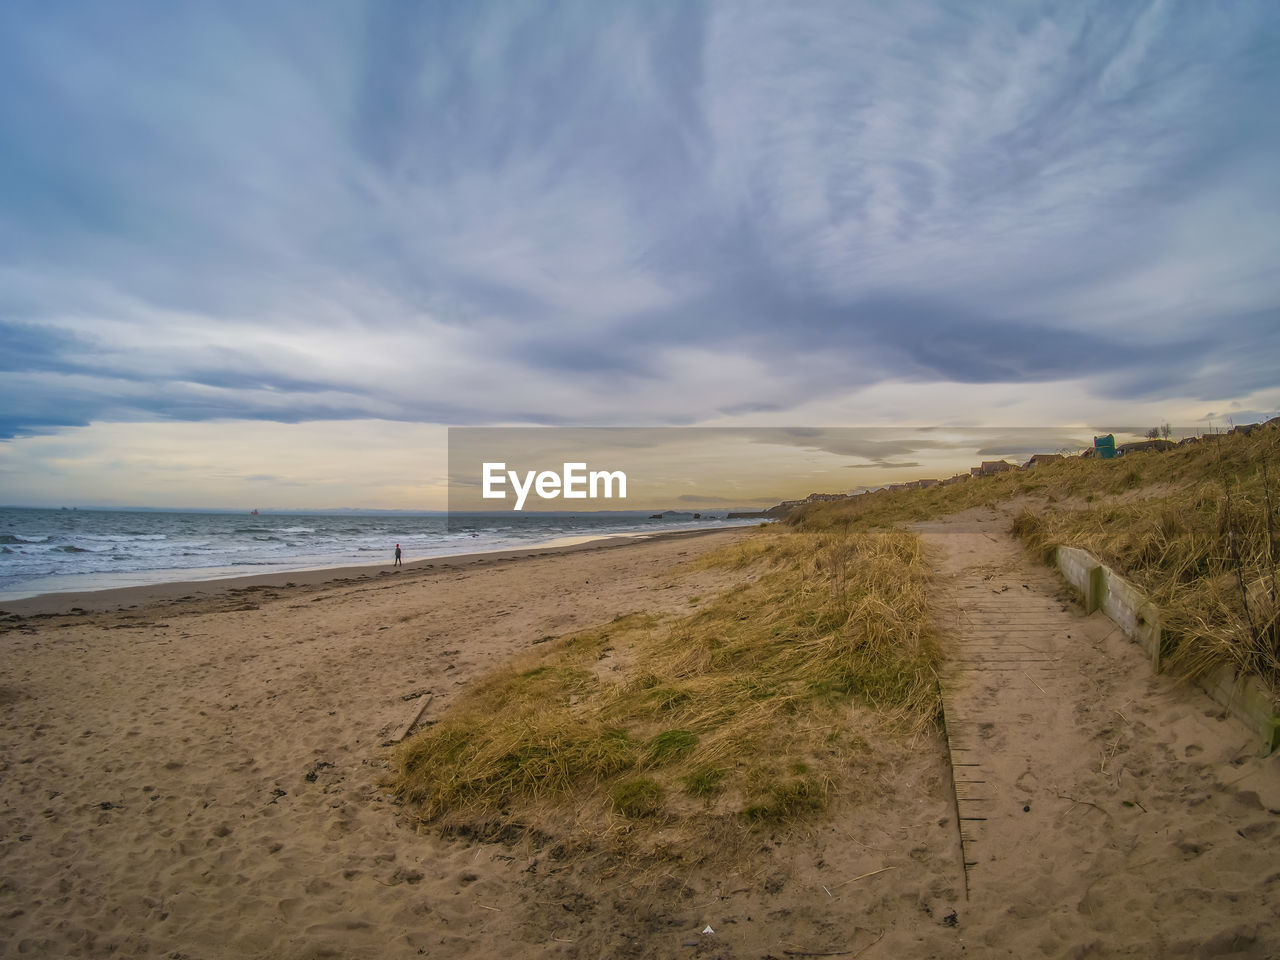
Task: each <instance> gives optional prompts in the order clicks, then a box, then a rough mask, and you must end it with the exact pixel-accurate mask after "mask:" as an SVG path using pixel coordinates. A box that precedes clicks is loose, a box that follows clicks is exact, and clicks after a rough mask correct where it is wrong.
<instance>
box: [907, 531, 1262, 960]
mask: <svg viewBox="0 0 1280 960" xmlns="http://www.w3.org/2000/svg"><path fill="white" fill-rule="evenodd" d="M966 520H967V521H969V522H963V523H961V522H956V521H953V522H950V523H935V524H922V525H920V526H919V529H921V530H922V531H923V532H924V535H925V539H926V543H928V544H929V545H930V546H931V547H932V548H933V549H934V551H935V554H936V555H938V556H940V557H942V558H943V559H942V560H941V562H940V567H941V570H940V572H941V574H942V575H943V576H942V579H941V581H940V583H939V585H938V586H939V589H938V593H937V609H938V611H939V615H940V616H941V617H942V618H943V619H944V622H945V623H946V624H947V626H948V628H949V629H950V630H951V631H952V633H953V634H954V637H955V643H954V646H953V658H952V661H951V663H950V664H949V668H948V670H947V674H946V678H945V679H944V691H945V700H946V704H947V709H948V728H949V731H948V732H949V734H950V735H951V738H952V740H953V742H954V743H955V744H956V745H957V746H958V750H957V752H956V753H955V754H954V759H955V761H956V762H957V763H959V764H964V766H958V767H957V768H956V778H957V780H958V781H960V782H959V783H958V784H957V787H956V791H957V795H958V796H960V797H961V798H964V797H965V796H969V797H971V798H972V799H971V800H969V801H965V800H964V799H962V800H961V802H960V803H959V808H960V815H961V816H962V817H963V816H973V817H984V818H985V819H983V820H969V821H966V822H965V824H964V825H965V827H966V831H967V833H968V834H969V836H970V842H968V843H966V844H965V848H966V851H967V853H968V859H969V861H970V863H971V864H972V866H970V868H969V888H970V901H969V904H968V910H967V911H963V910H962V916H964V915H965V914H966V913H967V914H968V921H969V924H967V925H972V926H976V927H978V928H979V929H980V931H981V933H980V939H981V942H983V943H985V944H986V945H987V946H990V947H995V946H1014V947H1015V948H1016V949H1015V952H1016V953H1017V954H1018V955H1020V956H1042V955H1043V956H1099V957H1112V956H1134V957H1140V956H1146V957H1150V956H1160V957H1181V956H1193V957H1216V956H1241V957H1255V956H1256V957H1275V956H1278V955H1280V915H1278V914H1280V872H1278V871H1280V767H1278V766H1277V761H1276V758H1271V759H1268V760H1261V759H1259V758H1257V757H1255V756H1253V755H1252V741H1251V739H1250V737H1249V735H1248V733H1247V731H1246V730H1245V729H1244V728H1243V727H1242V726H1240V725H1239V724H1237V722H1236V721H1234V720H1229V719H1224V718H1223V717H1222V711H1221V709H1220V708H1218V707H1217V706H1216V705H1215V704H1214V703H1213V702H1212V701H1210V700H1209V699H1208V698H1207V697H1205V696H1203V695H1201V694H1200V693H1199V692H1198V691H1196V690H1192V689H1188V688H1186V687H1183V686H1179V685H1178V684H1176V683H1175V682H1173V681H1172V680H1170V679H1169V678H1167V677H1157V676H1153V675H1152V673H1151V670H1150V666H1149V662H1148V660H1147V658H1146V657H1145V656H1144V655H1143V654H1142V652H1141V650H1140V649H1139V648H1138V646H1137V645H1136V644H1134V643H1132V642H1130V641H1129V640H1128V639H1127V638H1125V637H1124V635H1123V634H1122V633H1121V632H1120V631H1119V630H1118V629H1116V628H1115V626H1114V625H1113V624H1112V623H1111V621H1110V620H1108V619H1107V618H1106V617H1104V616H1103V615H1102V614H1101V613H1097V614H1094V615H1092V616H1089V617H1085V616H1084V615H1083V613H1082V611H1081V609H1080V607H1079V606H1078V605H1077V604H1076V603H1075V602H1074V597H1073V595H1072V594H1071V592H1070V590H1069V588H1067V587H1066V586H1065V584H1064V583H1063V582H1062V581H1061V580H1060V579H1059V578H1058V577H1057V576H1056V574H1054V573H1053V572H1052V571H1050V570H1049V569H1048V568H1046V567H1043V566H1040V565H1039V564H1034V563H1032V562H1030V561H1029V560H1028V559H1027V557H1026V555H1025V553H1024V552H1023V550H1022V549H1021V547H1020V546H1019V545H1018V544H1016V543H1015V542H1014V541H1013V540H1012V539H1011V538H1010V537H1009V536H1008V535H1007V534H1005V533H1003V532H1002V531H1001V528H1002V527H1003V526H1004V523H1003V521H987V522H977V523H974V522H972V521H973V516H972V515H970V516H969V517H968V518H966ZM965 781H971V782H965ZM972 781H976V782H972Z"/></svg>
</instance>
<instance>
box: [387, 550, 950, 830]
mask: <svg viewBox="0 0 1280 960" xmlns="http://www.w3.org/2000/svg"><path fill="white" fill-rule="evenodd" d="M699 562H700V563H704V564H717V565H720V566H726V567H730V568H744V569H747V568H749V569H750V570H751V573H752V574H754V576H753V577H752V578H750V579H748V580H747V581H746V582H744V583H743V584H742V585H741V586H739V587H737V588H735V589H733V590H730V591H728V592H726V593H725V594H723V595H721V596H719V597H717V598H714V599H712V600H709V601H704V602H703V607H702V609H700V610H698V611H697V612H696V613H692V614H690V615H687V616H683V617H678V618H668V619H665V620H658V619H655V618H653V617H649V616H644V615H634V616H629V617H624V618H620V619H619V620H616V621H614V622H613V623H610V624H608V625H606V626H603V627H601V628H598V629H594V630H588V631H583V632H579V633H575V634H573V635H570V636H567V637H564V638H563V639H561V640H559V641H558V642H557V643H555V644H553V645H548V646H550V647H551V649H546V648H543V650H542V651H541V652H539V653H538V654H536V655H530V656H529V657H528V658H526V659H525V660H523V661H522V662H519V663H516V664H513V665H511V666H509V667H508V668H505V669H502V670H500V671H498V672H496V673H494V674H492V675H491V676H489V677H488V678H487V679H486V680H484V681H483V682H481V683H480V684H478V685H477V686H476V687H474V688H473V689H471V690H470V691H469V692H468V693H467V694H466V695H465V696H464V698H463V699H462V700H461V701H460V702H459V703H458V704H456V706H455V707H454V708H453V709H451V710H450V712H449V714H448V715H447V716H445V717H443V718H442V719H441V720H440V721H439V722H438V723H437V724H436V725H435V726H433V727H431V728H429V729H428V730H426V731H424V732H423V733H421V734H419V735H417V736H415V737H414V738H412V740H410V741H409V742H407V743H405V744H404V745H402V746H401V747H400V748H398V749H397V751H396V752H395V754H394V762H395V767H396V775H395V779H394V782H393V784H392V787H393V789H394V791H395V792H396V793H397V794H398V795H399V796H400V797H401V798H402V799H403V800H404V801H405V802H406V803H408V804H410V805H412V806H413V807H415V808H416V809H417V810H418V811H419V815H420V816H421V818H422V819H423V820H424V821H427V822H430V823H433V824H437V825H440V826H444V827H449V826H457V825H460V824H489V825H493V824H507V825H510V824H522V825H527V826H531V827H537V828H539V829H552V830H555V831H560V830H562V829H564V828H566V827H570V826H572V827H573V828H574V829H576V830H578V831H584V832H585V833H587V834H597V835H599V834H604V833H609V832H610V831H611V830H612V831H613V833H614V834H615V835H616V834H617V833H618V832H619V830H620V829H622V830H625V831H626V832H627V833H628V834H629V835H630V836H632V837H636V836H641V835H644V834H645V833H646V831H645V830H644V829H643V828H644V827H650V828H652V830H650V831H649V832H650V833H653V832H657V831H662V832H664V833H665V835H666V836H667V840H666V841H664V842H669V841H670V836H671V835H672V833H673V832H674V833H679V832H680V828H684V832H685V834H687V835H688V836H690V837H701V838H702V843H703V845H704V846H705V838H706V836H707V831H708V829H712V828H713V829H714V831H718V832H720V833H724V832H725V830H726V829H727V830H729V831H730V832H732V831H734V830H737V831H739V832H744V831H749V830H750V828H751V827H752V825H754V824H767V825H771V826H772V825H778V824H785V823H790V822H793V821H796V820H799V819H802V818H804V817H807V816H809V815H811V814H814V813H816V812H818V811H821V810H822V809H824V807H825V806H826V805H827V803H828V801H829V799H830V798H831V796H832V793H833V791H834V790H835V789H836V788H837V787H838V786H839V785H841V784H842V783H844V782H845V781H847V780H848V779H849V778H850V777H851V776H854V777H856V776H858V775H859V771H862V772H863V773H865V772H866V770H868V769H870V768H873V767H874V766H875V765H876V763H877V761H876V759H875V757H874V756H873V755H872V751H871V748H870V747H869V745H868V742H867V740H866V739H865V738H864V737H862V736H861V735H860V733H859V731H860V730H861V731H865V730H866V729H867V724H868V723H872V722H873V721H871V720H869V719H867V718H869V717H872V716H874V717H876V718H877V719H876V720H875V721H874V723H875V724H878V725H880V726H879V727H878V729H882V728H884V727H885V726H887V727H889V728H892V729H894V730H896V731H897V732H898V733H902V734H910V733H911V732H913V731H919V730H921V729H923V728H925V727H927V726H928V725H929V724H931V723H934V722H935V721H936V717H937V713H938V709H939V705H938V696H937V683H936V674H935V666H936V662H937V653H936V647H935V644H934V642H933V639H932V638H931V637H930V635H929V634H928V632H927V629H926V626H925V623H926V608H925V589H924V586H925V566H924V563H923V560H922V558H921V556H920V544H919V540H918V538H917V537H915V536H913V535H911V534H906V533H901V532H898V533H889V534H849V533H846V532H833V533H821V534H815V533H794V532H784V531H778V530H776V529H771V530H762V531H759V532H758V533H757V534H756V535H755V536H753V537H750V538H748V539H746V540H745V541H743V542H741V543H739V544H738V545H735V546H733V547H729V548H726V549H724V550H721V551H717V552H716V553H715V554H713V555H711V556H708V557H705V558H703V559H702V560H700V561H699ZM859 708H864V709H861V710H860V709H859ZM673 828H675V829H674V830H673ZM695 828H696V829H695Z"/></svg>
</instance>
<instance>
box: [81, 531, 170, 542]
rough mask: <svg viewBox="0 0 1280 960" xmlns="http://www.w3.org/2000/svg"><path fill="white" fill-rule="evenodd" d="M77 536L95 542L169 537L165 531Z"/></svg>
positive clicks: (139, 540)
mask: <svg viewBox="0 0 1280 960" xmlns="http://www.w3.org/2000/svg"><path fill="white" fill-rule="evenodd" d="M76 538H77V539H79V540H92V541H94V542H95V543H142V542H146V541H155V540H168V539H169V538H168V537H167V536H165V535H164V534H163V533H114V534H94V533H78V534H76Z"/></svg>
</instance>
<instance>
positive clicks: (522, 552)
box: [0, 525, 754, 617]
mask: <svg viewBox="0 0 1280 960" xmlns="http://www.w3.org/2000/svg"><path fill="white" fill-rule="evenodd" d="M751 529H754V527H752V526H749V525H744V526H741V527H700V528H698V529H695V530H665V531H659V532H655V533H643V532H640V533H624V534H605V535H603V536H600V537H593V538H590V539H587V540H583V541H581V542H576V543H567V544H566V543H560V544H558V545H557V544H556V543H555V542H554V541H552V542H551V543H548V544H542V545H534V546H527V547H514V548H509V549H498V550H478V551H474V552H471V553H455V554H446V555H444V556H440V557H424V558H422V559H419V560H410V561H407V562H405V563H404V564H403V565H401V566H400V567H393V566H392V564H390V563H371V564H347V565H343V566H337V567H311V568H305V569H301V570H281V571H274V572H272V573H254V574H240V575H232V576H223V577H212V578H210V579H207V580H163V581H158V582H156V583H148V584H135V585H130V586H125V587H105V588H101V589H82V590H56V591H50V592H47V593H38V594H35V595H33V596H29V597H20V598H17V599H13V600H0V616H4V615H10V616H18V617H41V616H59V615H65V614H69V613H81V612H83V613H104V612H108V611H113V610H121V609H125V608H129V607H140V606H149V605H151V604H154V603H163V602H172V601H177V600H190V599H202V598H208V597H212V596H218V595H220V594H224V593H230V592H232V591H235V590H243V589H246V588H249V587H273V588H278V589H287V588H290V587H316V586H322V585H324V584H328V583H336V582H339V581H360V580H374V579H379V578H382V577H388V576H399V575H401V574H402V573H404V572H417V573H424V572H427V571H437V570H448V569H451V568H454V567H461V566H471V565H474V564H485V563H486V562H487V563H489V564H492V563H500V562H503V561H510V560H519V559H524V558H528V557H535V556H546V555H552V554H564V553H578V552H584V551H590V550H609V549H616V548H617V547H624V546H628V545H632V544H640V543H654V542H660V541H664V540H675V539H684V538H696V537H705V536H710V535H712V534H716V533H730V532H735V533H737V532H741V531H743V530H751Z"/></svg>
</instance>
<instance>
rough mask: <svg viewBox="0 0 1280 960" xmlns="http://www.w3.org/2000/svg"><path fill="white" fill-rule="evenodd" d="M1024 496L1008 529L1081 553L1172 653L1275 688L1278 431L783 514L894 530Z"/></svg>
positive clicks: (798, 524) (1279, 637)
mask: <svg viewBox="0 0 1280 960" xmlns="http://www.w3.org/2000/svg"><path fill="white" fill-rule="evenodd" d="M1013 502H1020V503H1022V504H1023V507H1022V509H1021V511H1020V512H1019V513H1018V516H1017V521H1016V523H1014V525H1013V532H1014V533H1015V534H1016V535H1018V536H1019V537H1021V538H1022V539H1023V540H1024V541H1026V542H1027V544H1028V545H1029V546H1030V547H1031V548H1032V549H1033V550H1035V551H1036V552H1038V553H1040V554H1041V555H1043V556H1044V558H1045V559H1049V557H1050V555H1051V554H1052V552H1053V549H1054V548H1055V547H1057V546H1059V545H1066V546H1076V547H1081V548H1084V549H1086V550H1089V551H1090V552H1091V553H1093V554H1094V555H1095V556H1097V557H1098V558H1099V559H1100V560H1101V561H1102V562H1103V563H1105V564H1107V565H1108V566H1110V567H1112V568H1113V569H1115V570H1117V571H1118V572H1119V573H1121V574H1122V575H1123V576H1125V577H1126V578H1128V579H1129V580H1131V581H1132V582H1133V583H1135V585H1137V586H1138V587H1139V589H1141V590H1142V591H1143V592H1144V593H1145V594H1146V595H1147V596H1148V598H1150V599H1151V600H1152V601H1153V602H1154V603H1155V604H1156V605H1157V606H1158V607H1159V609H1160V611H1161V623H1162V626H1163V628H1164V630H1165V633H1166V635H1165V639H1164V644H1165V647H1166V650H1165V655H1166V659H1167V662H1168V663H1169V664H1170V665H1171V667H1172V668H1173V669H1174V670H1176V671H1177V672H1179V673H1181V674H1183V675H1185V676H1188V677H1190V676H1195V675H1197V674H1199V673H1202V672H1204V671H1206V670H1208V669H1211V668H1213V667H1215V666H1217V665H1219V664H1222V663H1230V664H1233V665H1234V666H1236V667H1238V668H1240V669H1242V670H1244V671H1246V672H1249V673H1253V674H1256V675H1258V676H1259V677H1261V678H1262V679H1263V680H1264V681H1266V682H1268V683H1269V684H1270V685H1271V687H1272V689H1273V690H1277V691H1280V631H1278V630H1277V613H1278V612H1280V609H1278V606H1277V597H1278V596H1280V590H1278V589H1277V581H1278V580H1280V576H1278V570H1277V567H1278V566H1280V564H1278V559H1280V524H1277V518H1280V430H1277V429H1276V428H1275V426H1274V425H1268V426H1264V427H1260V428H1258V429H1255V430H1254V431H1253V432H1252V433H1251V434H1249V435H1245V434H1231V435H1224V436H1211V437H1206V438H1204V439H1202V440H1201V441H1200V442H1198V443H1195V444H1189V445H1186V446H1181V447H1178V448H1176V449H1174V450H1171V451H1168V452H1164V453H1154V452H1152V453H1135V454H1129V455H1128V456H1125V457H1123V458H1119V459H1115V460H1097V459H1093V458H1086V459H1080V458H1074V459H1065V460H1061V461H1057V462H1054V463H1050V464H1046V465H1043V466H1040V467H1037V468H1035V469H1034V470H1030V471H1016V472H1010V473H1004V474H998V475H995V476H991V477H979V478H972V479H970V480H968V481H966V482H964V483H960V484H956V485H954V486H949V487H931V488H928V489H925V490H900V491H892V492H890V491H881V492H877V493H873V494H869V495H865V496H860V497H855V498H853V499H851V500H848V501H837V502H833V503H824V504H815V505H812V506H809V507H806V508H804V509H802V510H799V511H796V512H795V513H794V514H793V515H792V516H791V517H790V518H789V520H788V522H789V523H790V524H791V525H792V526H793V527H794V528H795V529H797V530H804V531H811V532H820V531H835V530H867V529H878V528H886V527H891V526H893V525H894V524H897V523H902V522H906V521H911V520H920V519H927V518H931V517H940V516H944V515H946V514H950V513H955V512H958V511H960V510H964V509H966V508H968V507H974V506H986V507H1002V506H1004V507H1007V506H1009V505H1010V504H1011V503H1013Z"/></svg>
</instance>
